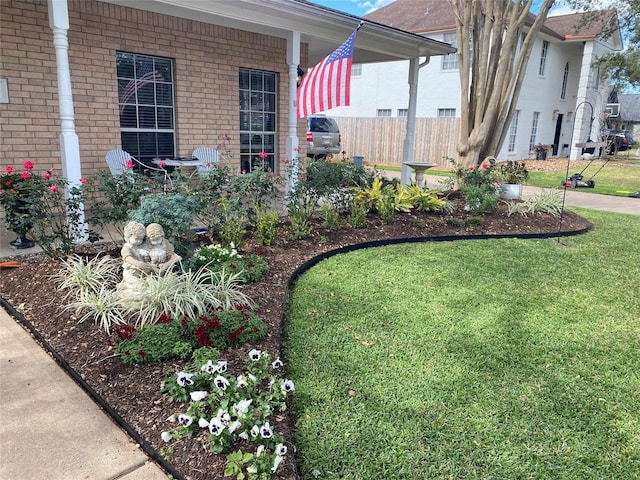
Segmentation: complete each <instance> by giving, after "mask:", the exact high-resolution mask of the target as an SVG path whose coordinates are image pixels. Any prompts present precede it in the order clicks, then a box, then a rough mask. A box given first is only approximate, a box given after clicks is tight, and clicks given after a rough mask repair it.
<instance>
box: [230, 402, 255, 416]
mask: <svg viewBox="0 0 640 480" xmlns="http://www.w3.org/2000/svg"><path fill="white" fill-rule="evenodd" d="M251 402H253V399H252V398H250V399H249V400H247V399H244V400H240V401H239V402H238V403H236V404H235V405H233V406H232V407H231V411H232V412H233V413H234V415H235V416H236V417H242V416H243V415H244V414H245V413H247V411H248V410H249V406H250V405H251Z"/></svg>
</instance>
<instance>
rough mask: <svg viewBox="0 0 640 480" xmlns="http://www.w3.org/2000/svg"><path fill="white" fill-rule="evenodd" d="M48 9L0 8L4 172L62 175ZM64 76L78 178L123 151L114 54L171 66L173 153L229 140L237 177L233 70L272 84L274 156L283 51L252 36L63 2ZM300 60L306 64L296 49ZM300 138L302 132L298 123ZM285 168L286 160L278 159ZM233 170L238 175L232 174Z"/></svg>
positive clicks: (41, 1) (284, 76)
mask: <svg viewBox="0 0 640 480" xmlns="http://www.w3.org/2000/svg"><path fill="white" fill-rule="evenodd" d="M47 8H48V7H47V1H46V0H35V1H19V0H1V2H0V45H2V50H1V55H2V56H1V60H0V77H3V78H6V79H7V81H8V86H9V103H3V104H0V116H1V117H2V121H1V125H0V127H1V132H0V138H1V139H2V147H3V148H2V150H3V160H2V164H3V165H7V164H19V163H22V162H23V161H24V160H26V159H29V160H32V161H34V162H35V163H36V165H37V166H38V167H39V168H42V169H44V168H50V167H52V166H53V167H57V166H59V165H60V163H61V161H60V150H59V140H58V136H59V134H60V123H61V122H60V114H59V105H58V92H57V71H56V53H55V49H54V45H53V33H52V31H51V28H50V27H49V21H48V10H47ZM69 24H70V25H69V31H68V41H69V50H68V56H69V66H70V72H71V86H72V89H73V102H74V113H75V128H76V133H77V134H78V139H79V145H80V155H81V164H82V172H83V174H84V175H88V174H91V173H93V172H95V171H96V170H98V169H102V170H104V169H105V168H106V164H105V161H104V155H105V153H106V152H107V151H108V150H111V149H119V148H121V147H120V124H119V114H118V111H119V109H118V85H117V80H116V64H115V58H116V51H118V50H120V51H127V52H133V53H141V54H148V55H154V56H163V57H170V58H173V59H174V60H175V109H176V110H175V112H176V113H175V116H176V153H177V154H178V155H179V156H183V157H185V156H190V155H191V152H192V151H193V149H194V148H196V147H198V146H202V145H204V146H211V147H216V146H217V145H218V144H219V143H220V136H221V135H229V136H230V137H231V144H230V149H231V153H232V155H231V158H232V159H233V161H234V164H233V165H234V166H237V167H239V133H238V131H239V100H238V70H239V68H240V67H248V68H252V69H257V70H267V71H272V72H276V73H277V74H278V78H279V80H278V131H279V135H278V144H277V145H278V152H284V150H285V141H286V131H287V128H286V127H287V113H288V68H287V65H286V62H285V60H284V59H285V58H286V41H285V40H284V39H281V38H276V37H270V36H266V35H261V34H257V33H253V32H247V31H241V30H237V29H232V28H227V27H223V26H219V25H211V24H206V23H201V22H196V21H192V20H187V19H182V18H177V17H171V16H167V15H160V14H156V13H152V12H147V11H143V10H137V9H135V8H130V7H121V6H117V5H112V4H108V3H102V2H100V1H96V0H79V1H76V0H72V1H69ZM302 54H303V55H305V54H306V48H305V46H303V48H302ZM299 127H300V128H299V130H300V133H299V134H302V133H303V131H304V126H301V124H300V123H299ZM278 152H276V157H277V158H282V157H283V155H278ZM236 164H238V165H236Z"/></svg>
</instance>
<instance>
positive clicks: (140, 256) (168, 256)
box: [118, 222, 181, 298]
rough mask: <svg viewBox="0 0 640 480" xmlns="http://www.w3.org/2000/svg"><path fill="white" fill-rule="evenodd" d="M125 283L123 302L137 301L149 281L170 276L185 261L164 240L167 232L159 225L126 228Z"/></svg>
mask: <svg viewBox="0 0 640 480" xmlns="http://www.w3.org/2000/svg"><path fill="white" fill-rule="evenodd" d="M124 241H125V243H124V245H123V246H122V249H121V250H120V255H121V256H122V281H121V282H120V283H119V284H118V292H119V294H120V296H121V297H123V298H136V297H139V296H140V295H141V294H143V293H144V292H145V290H146V288H147V283H146V278H147V277H148V276H149V275H152V274H162V273H164V272H166V271H167V270H168V269H169V268H170V267H171V266H173V265H174V264H175V263H176V262H178V261H180V260H181V257H180V256H179V255H176V253H175V251H174V248H173V245H172V244H171V243H170V242H169V241H168V240H166V239H165V238H164V230H163V229H162V226H160V225H159V224H157V223H151V224H149V226H148V227H146V228H145V226H144V225H142V224H141V223H138V222H129V223H128V224H127V225H126V226H125V228H124Z"/></svg>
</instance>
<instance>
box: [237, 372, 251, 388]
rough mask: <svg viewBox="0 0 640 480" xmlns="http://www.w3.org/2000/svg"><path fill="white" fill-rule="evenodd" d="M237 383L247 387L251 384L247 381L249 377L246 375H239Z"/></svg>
mask: <svg viewBox="0 0 640 480" xmlns="http://www.w3.org/2000/svg"><path fill="white" fill-rule="evenodd" d="M236 385H237V386H238V388H247V386H248V385H249V384H248V383H247V379H246V377H245V376H244V375H238V378H236Z"/></svg>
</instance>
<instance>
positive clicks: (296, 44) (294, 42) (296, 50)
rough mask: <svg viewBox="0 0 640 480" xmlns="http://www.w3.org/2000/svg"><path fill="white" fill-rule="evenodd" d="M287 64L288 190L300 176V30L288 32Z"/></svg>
mask: <svg viewBox="0 0 640 480" xmlns="http://www.w3.org/2000/svg"><path fill="white" fill-rule="evenodd" d="M287 65H288V66H289V113H288V116H287V144H286V148H287V151H286V155H287V159H288V160H289V168H288V170H289V171H288V172H287V173H288V174H289V175H288V177H287V186H286V191H287V193H289V191H290V190H291V189H292V188H293V187H294V186H295V183H296V180H297V178H298V164H299V157H300V154H299V152H298V146H299V141H298V128H297V126H298V117H297V114H296V96H297V95H296V94H297V91H298V85H297V83H296V77H297V76H298V66H299V65H300V32H295V31H291V32H288V33H287Z"/></svg>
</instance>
